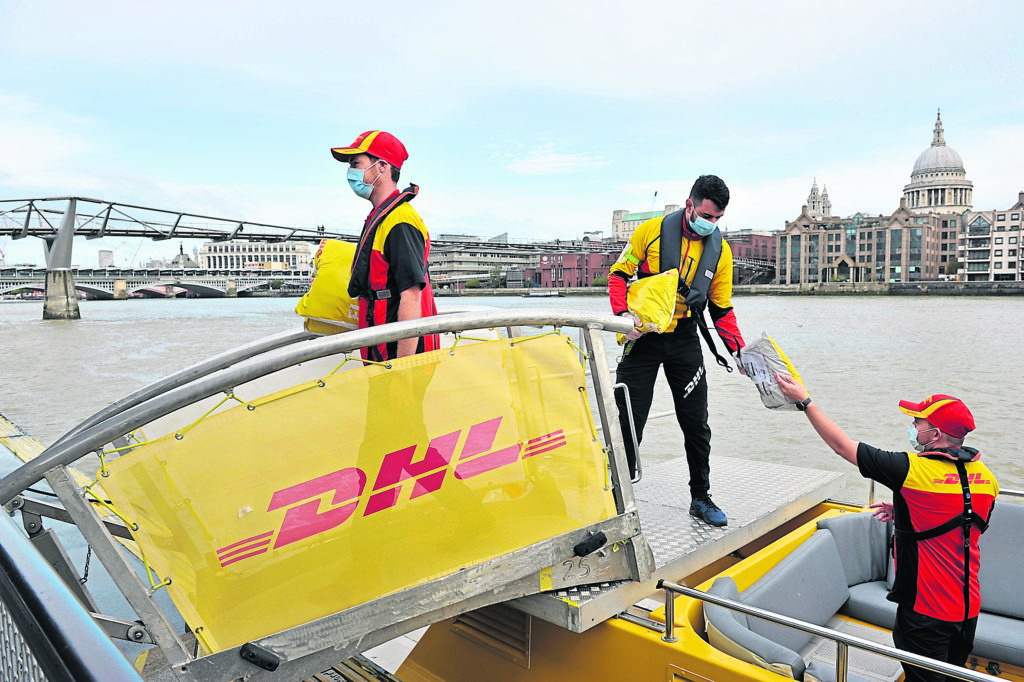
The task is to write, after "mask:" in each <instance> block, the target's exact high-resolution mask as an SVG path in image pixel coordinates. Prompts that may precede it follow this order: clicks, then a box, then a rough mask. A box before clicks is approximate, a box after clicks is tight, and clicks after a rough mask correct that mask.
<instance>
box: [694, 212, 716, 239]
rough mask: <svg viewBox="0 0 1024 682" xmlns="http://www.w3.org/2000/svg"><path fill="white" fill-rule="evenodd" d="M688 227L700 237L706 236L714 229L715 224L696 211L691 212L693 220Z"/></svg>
mask: <svg viewBox="0 0 1024 682" xmlns="http://www.w3.org/2000/svg"><path fill="white" fill-rule="evenodd" d="M690 229H691V230H693V231H694V232H696V233H697V234H699V235H700V236H701V237H707V236H708V235H709V234H711V233H712V232H714V231H715V224H714V223H713V222H711V221H710V220H708V219H707V218H702V217H700V216H699V215H697V211H696V210H694V212H693V222H692V223H690Z"/></svg>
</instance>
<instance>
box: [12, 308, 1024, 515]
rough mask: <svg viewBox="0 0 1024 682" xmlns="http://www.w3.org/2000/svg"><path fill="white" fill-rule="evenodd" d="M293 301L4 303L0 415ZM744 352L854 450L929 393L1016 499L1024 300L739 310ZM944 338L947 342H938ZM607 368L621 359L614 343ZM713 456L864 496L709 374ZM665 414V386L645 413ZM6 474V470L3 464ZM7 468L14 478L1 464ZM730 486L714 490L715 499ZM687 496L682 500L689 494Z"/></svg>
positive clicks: (860, 485)
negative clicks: (797, 381) (762, 358)
mask: <svg viewBox="0 0 1024 682" xmlns="http://www.w3.org/2000/svg"><path fill="white" fill-rule="evenodd" d="M296 302H297V299H294V298H239V299H131V300H126V301H86V302H83V303H82V304H81V310H82V319H81V320H75V321H43V320H42V319H41V317H42V310H41V304H40V303H38V302H5V303H3V304H0V412H2V413H3V414H4V415H5V416H7V418H8V419H10V420H12V421H14V422H15V423H17V424H19V425H20V426H22V427H23V428H24V429H25V430H26V431H28V432H29V433H30V434H32V435H34V436H35V437H37V438H38V439H39V440H41V441H42V442H43V443H44V444H48V443H50V442H52V441H53V440H55V439H56V438H57V437H58V436H60V435H61V434H62V433H64V432H65V431H66V430H68V429H69V428H71V427H72V426H74V425H75V424H76V423H77V422H79V421H80V420H82V419H84V418H85V417H88V416H89V415H91V414H92V413H93V412H95V411H97V410H98V409H100V408H102V407H103V406H104V405H106V404H108V403H109V402H111V401H113V400H116V399H117V398H119V397H121V396H123V395H125V394H127V393H130V392H132V391H134V390H135V389H137V388H139V387H141V386H143V385H145V384H147V383H149V382H151V381H153V380H155V379H159V378H161V377H163V376H165V375H167V374H169V373H171V372H173V371H175V370H177V369H179V368H181V367H184V366H186V365H189V364H192V363H193V362H195V361H196V360H198V359H200V358H202V357H206V356H209V355H212V354H215V353H218V352H220V351H223V350H226V349H228V348H231V347H234V346H237V345H240V344H242V343H245V342H247V341H249V340H252V339H255V338H258V337H260V336H264V335H266V334H271V333H274V332H278V331H282V330H286V329H290V328H295V327H297V326H299V324H300V318H298V316H296V315H295V313H294V308H295V304H296ZM734 303H735V305H736V312H737V317H738V320H739V324H740V328H741V330H742V331H743V334H744V336H745V338H746V339H747V340H748V341H750V340H753V339H754V338H756V337H757V336H758V335H759V334H760V333H761V332H762V331H767V332H768V333H770V334H771V335H772V336H773V338H774V339H775V340H776V342H777V343H778V344H779V346H780V347H781V348H782V349H783V350H784V351H785V352H786V353H787V354H788V355H789V357H790V360H791V361H792V362H793V364H794V365H795V366H796V367H797V369H798V371H799V372H800V373H801V375H802V376H803V378H804V380H805V382H806V384H807V386H808V388H809V389H810V392H811V395H812V396H813V397H814V400H815V401H816V402H817V403H818V404H819V405H820V406H821V407H823V408H824V409H825V411H826V412H827V413H828V414H829V415H830V416H831V417H832V418H833V419H835V421H836V422H837V423H838V424H839V425H840V426H842V427H843V428H844V429H845V430H846V432H847V433H848V434H849V435H850V437H852V438H854V439H856V440H862V441H865V442H868V443H871V444H872V445H876V446H878V447H882V448H887V449H905V448H906V447H907V443H906V433H905V432H906V425H907V423H909V418H908V417H906V416H905V415H903V414H902V413H901V412H899V410H898V409H897V407H896V405H897V403H898V401H899V400H901V399H911V400H915V401H917V400H921V399H923V398H925V397H926V396H929V395H931V394H933V393H948V394H950V395H955V396H957V397H959V398H961V399H963V400H964V401H965V402H966V403H967V405H968V406H970V408H971V410H972V411H973V412H974V415H975V419H976V422H977V424H978V429H977V431H975V432H974V433H972V434H971V435H970V437H969V438H968V441H967V443H968V444H969V445H972V446H974V447H977V448H979V449H980V450H981V451H982V454H983V456H984V457H985V460H986V461H987V463H988V464H989V467H990V468H991V469H992V470H993V472H994V473H995V474H996V476H997V477H998V478H999V481H1000V483H1001V485H1002V486H1003V487H1005V488H1016V489H1024V458H1021V457H1019V456H1018V455H1017V448H1018V441H1019V440H1020V431H1021V427H1020V422H1019V415H1021V414H1022V413H1024V394H1022V392H1021V391H1020V386H1019V382H1020V377H1021V376H1022V374H1024V359H1022V355H1021V353H1019V352H1018V349H1017V340H1019V339H1021V338H1024V298H1002V297H998V298H997V297H971V298H957V297H950V298H945V297H793V296H786V297H773V296H752V297H737V298H736V300H735V301H734ZM439 304H440V307H442V308H444V307H452V306H460V307H461V306H465V305H488V306H495V307H516V308H521V307H557V308H571V309H576V310H581V309H582V310H593V311H600V312H604V311H606V310H607V299H606V298H605V297H603V296H601V297H582V298H551V299H523V298H518V297H493V298H460V299H451V298H448V299H439ZM940 330H941V331H940ZM611 344H612V347H611V348H610V351H609V354H610V355H611V356H613V357H614V356H615V355H616V354H617V349H616V348H615V347H614V341H611ZM707 366H708V377H709V382H710V385H711V390H710V412H711V417H710V421H711V428H712V431H713V437H712V454H713V455H725V456H731V457H743V458H748V459H763V460H768V461H773V462H780V463H786V464H793V465H799V466H807V467H814V468H822V469H830V470H835V471H841V472H846V473H848V474H850V475H848V476H847V477H846V478H847V484H848V489H849V492H850V495H848V496H847V497H848V499H853V500H858V499H863V498H864V496H865V495H866V490H867V487H866V483H864V482H863V481H862V480H861V479H860V477H859V476H858V475H857V474H856V472H855V471H854V470H853V468H852V467H850V465H848V464H847V463H846V462H844V461H842V460H840V459H839V458H838V457H837V456H836V455H835V454H833V453H832V451H831V450H829V449H828V448H827V447H826V446H825V445H824V444H822V443H821V442H820V441H819V440H818V439H817V437H816V436H815V435H814V433H813V431H812V430H811V428H810V426H809V425H808V424H807V420H806V418H805V417H804V416H803V415H800V414H798V413H795V412H779V411H770V410H767V409H765V408H764V407H763V406H762V405H761V402H760V399H759V398H758V395H757V392H756V390H755V389H754V387H753V384H751V383H750V381H749V380H748V379H746V378H744V377H742V376H740V375H739V374H738V373H736V372H734V373H732V374H727V373H726V372H725V371H724V370H722V369H720V368H718V367H717V366H716V365H715V364H714V361H713V359H711V358H709V360H708V362H707ZM671 409H672V402H671V398H670V395H669V392H668V389H667V386H666V385H665V382H664V378H663V377H660V378H659V384H658V388H657V390H656V392H655V404H654V406H653V408H652V414H654V413H659V412H662V413H664V412H667V411H670V410H671ZM641 453H642V457H643V460H644V462H645V463H648V464H652V463H655V462H658V461H663V460H665V459H668V458H670V457H675V456H680V455H681V454H682V436H681V434H680V432H679V428H678V426H677V425H676V423H675V420H674V419H673V418H671V417H668V418H661V419H655V420H653V421H651V423H650V425H649V426H648V429H647V433H646V438H645V440H644V443H643V445H642V446H641ZM4 457H7V455H6V454H5V455H4V456H2V457H0V460H2V459H3V458H4ZM11 459H12V460H13V458H11ZM0 466H2V467H3V469H2V470H9V468H11V466H13V464H11V465H5V464H4V463H3V462H2V461H0ZM723 485H728V482H727V481H716V480H715V478H714V470H713V469H712V491H714V490H715V488H716V487H720V486H723ZM684 494H685V492H684Z"/></svg>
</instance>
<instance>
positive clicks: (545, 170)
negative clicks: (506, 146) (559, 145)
mask: <svg viewBox="0 0 1024 682" xmlns="http://www.w3.org/2000/svg"><path fill="white" fill-rule="evenodd" d="M509 156H513V155H509ZM516 156H518V157H519V158H515V159H514V160H512V161H510V162H508V163H507V164H506V165H505V168H506V169H507V170H509V171H511V172H513V173H516V174H518V175H562V174H566V173H578V172H580V171H588V170H596V169H598V168H602V167H604V166H607V165H608V164H610V163H611V161H610V160H609V159H605V158H602V157H600V156H592V155H590V154H566V153H561V152H558V151H556V145H555V144H554V143H547V144H544V145H541V146H539V147H536V148H534V149H531V150H529V151H528V152H527V153H526V155H525V156H522V155H516Z"/></svg>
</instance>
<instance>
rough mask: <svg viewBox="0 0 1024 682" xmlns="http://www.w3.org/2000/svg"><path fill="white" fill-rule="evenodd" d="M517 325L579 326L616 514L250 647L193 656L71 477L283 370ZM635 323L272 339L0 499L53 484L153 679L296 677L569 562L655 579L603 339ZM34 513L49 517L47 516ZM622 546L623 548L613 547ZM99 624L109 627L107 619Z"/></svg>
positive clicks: (148, 392) (446, 327) (84, 428)
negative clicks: (364, 350) (79, 467)
mask: <svg viewBox="0 0 1024 682" xmlns="http://www.w3.org/2000/svg"><path fill="white" fill-rule="evenodd" d="M517 326H533V327H540V326H554V327H556V328H561V327H576V328H579V329H580V332H581V336H582V340H583V343H584V345H585V349H586V354H587V359H588V362H589V366H590V369H591V372H592V380H593V388H594V394H595V397H596V399H597V400H596V402H597V405H596V408H597V410H596V411H597V414H595V417H598V419H597V420H596V421H597V422H598V423H599V425H600V427H601V428H602V430H603V433H602V436H603V441H604V443H606V444H607V449H608V469H609V482H610V488H606V489H610V490H611V495H612V496H613V497H614V503H615V504H614V506H615V509H616V515H615V516H613V517H611V518H608V519H607V520H605V521H601V522H599V523H597V524H593V525H591V526H588V527H585V528H580V529H578V530H576V531H573V532H566V533H563V534H561V535H558V536H554V537H549V538H547V539H546V540H544V541H542V542H539V543H537V544H535V545H531V546H529V547H524V548H522V549H520V550H518V551H515V552H512V553H510V554H505V555H503V556H500V557H497V558H496V559H493V560H489V561H485V562H483V563H482V564H479V565H476V566H473V567H471V568H469V569H466V570H463V571H460V572H458V573H454V574H451V575H448V576H445V577H443V578H440V579H437V580H433V581H431V582H428V583H425V584H421V585H416V586H414V587H411V588H408V589H403V590H401V591H400V592H397V593H394V594H389V595H386V596H383V597H380V598H379V599H374V600H372V601H370V602H366V603H363V604H360V605H358V606H355V607H352V608H349V609H346V610H345V611H341V612H339V613H334V614H332V615H329V616H326V617H323V618H320V619H318V620H314V621H311V622H308V623H305V624H302V625H299V626H297V627H293V628H290V629H288V630H284V631H281V632H277V633H272V634H268V635H266V636H264V637H260V638H258V639H255V640H252V641H249V642H247V643H245V644H243V645H241V646H236V647H231V648H228V649H224V650H221V651H218V652H216V653H213V654H209V655H205V656H199V657H196V654H195V652H194V650H193V648H192V647H191V646H189V645H188V643H187V642H186V641H185V639H184V638H183V637H182V636H181V635H179V634H178V633H176V632H175V630H174V627H173V625H172V624H171V622H170V620H169V619H168V617H167V615H166V614H165V613H164V612H163V611H162V609H161V608H160V606H159V605H158V604H157V603H156V601H155V600H154V599H153V592H154V590H155V589H156V588H155V587H154V588H152V589H151V588H150V586H148V585H146V584H145V583H144V582H143V581H142V579H141V578H140V576H139V575H137V573H136V572H135V570H134V568H133V566H132V564H131V563H130V562H129V561H128V559H127V557H126V556H125V553H124V550H123V548H121V547H120V546H119V544H118V542H117V540H116V539H115V535H123V534H124V533H125V532H126V530H125V528H124V526H123V525H121V524H119V523H117V522H111V521H108V520H106V519H103V518H101V517H100V515H99V514H98V513H97V510H96V507H95V506H94V505H93V504H92V503H90V501H89V500H87V499H86V497H85V495H84V491H83V489H82V487H81V483H80V482H79V481H77V480H76V479H75V477H74V476H73V475H72V474H73V472H72V471H71V470H69V469H68V467H69V466H70V465H72V464H73V463H75V462H77V461H78V460H79V459H81V458H82V457H85V456H86V455H89V454H90V453H92V452H95V451H97V450H98V449H102V448H104V447H105V446H107V444H110V443H117V442H118V441H119V440H120V439H123V437H124V436H126V434H130V433H132V432H133V431H134V430H136V429H137V428H139V427H140V426H142V425H144V424H148V423H149V422H151V421H153V420H156V419H159V418H161V417H163V416H165V415H167V414H170V413H172V412H174V411H175V410H178V409H181V408H183V407H185V406H188V405H191V404H193V403H195V402H197V401H200V400H204V399H206V398H208V397H210V396H215V395H217V394H219V393H228V392H230V391H232V390H233V388H234V387H236V386H238V385H240V384H244V383H246V382H248V381H251V380H253V379H255V378H258V377H262V376H265V375H267V374H270V373H273V372H275V371H277V370H280V369H283V368H287V367H291V366H293V365H296V364H299V363H302V362H305V361H309V360H313V359H317V358H323V357H328V356H333V355H337V354H339V353H347V352H350V351H353V350H355V349H358V348H361V347H365V346H371V345H376V344H378V343H386V342H389V341H395V340H399V339H402V338H406V337H410V336H421V335H424V334H433V333H450V332H458V331H461V330H478V329H488V328H508V329H509V336H514V334H513V333H512V328H513V327H517ZM630 327H631V323H630V322H629V321H623V319H622V318H616V317H614V316H612V315H610V314H608V315H600V314H590V313H577V312H555V311H548V310H544V311H538V310H532V311H531V310H515V311H493V312H487V313H482V312H472V313H468V312H467V313H453V314H448V315H440V316H437V317H431V318H424V319H420V320H410V321H407V322H399V323H395V324H389V325H384V326H381V327H375V328H371V329H364V330H358V331H353V332H348V333H346V334H343V335H337V336H331V337H320V338H311V337H310V335H308V334H306V333H304V332H303V333H298V332H296V333H287V334H282V335H275V336H274V337H267V338H266V339H261V340H259V341H257V342H253V343H251V344H249V345H247V346H244V347H242V348H239V349H236V350H234V351H229V352H227V353H224V354H221V355H219V356H215V357H213V358H210V359H209V360H204V361H202V362H200V363H197V364H196V365H193V366H192V367H189V368H186V369H184V370H182V371H180V372H178V373H177V374H174V375H171V376H170V377H168V378H166V379H163V380H161V381H158V382H155V383H154V384H151V385H150V386H147V387H145V388H143V389H141V390H140V391H138V392H137V393H135V394H132V395H130V396H127V397H126V398H123V399H121V400H119V401H117V402H115V403H113V404H112V405H110V406H108V407H107V408H105V409H104V410H102V411H101V412H99V413H97V414H96V415H94V416H93V417H91V418H90V419H88V420H86V421H85V422H83V423H82V424H81V425H79V426H78V427H76V428H75V429H74V430H72V431H71V432H69V433H68V434H66V435H65V436H63V437H62V438H60V439H58V441H57V442H56V443H54V444H53V445H51V446H50V447H49V448H47V449H46V450H45V451H43V452H42V453H40V454H39V455H38V456H37V457H35V458H33V459H31V460H30V461H29V462H27V463H26V464H24V465H23V466H21V467H20V468H19V469H17V470H16V471H14V472H12V473H11V474H9V475H8V476H6V477H4V478H3V479H2V480H0V503H3V504H5V505H9V507H10V508H11V509H14V508H17V507H20V506H21V505H22V504H24V501H25V498H22V497H21V495H22V493H23V492H24V491H25V490H26V489H27V488H29V487H30V486H31V485H33V484H35V483H37V482H38V481H40V480H43V479H44V478H45V479H46V480H47V482H48V483H49V484H50V485H51V487H52V488H53V490H54V492H55V493H56V494H57V496H58V497H59V498H60V500H61V502H62V503H63V505H64V506H63V509H62V510H58V511H59V514H58V513H56V512H55V513H54V518H61V520H65V519H64V518H62V517H63V516H65V515H66V516H70V518H71V519H72V520H73V522H74V523H75V524H76V526H77V527H78V529H79V530H80V532H81V533H82V535H83V536H84V537H85V539H86V541H87V542H88V543H89V545H90V546H91V547H92V548H93V551H94V552H95V554H96V557H97V558H98V559H99V560H100V561H101V562H102V563H103V564H104V566H105V568H106V569H107V571H108V573H109V574H110V576H111V578H112V579H113V580H114V582H115V584H116V585H117V587H118V589H119V590H120V591H121V592H122V594H123V595H124V596H125V597H126V599H127V600H128V602H129V603H130V605H131V606H132V608H133V609H134V610H135V612H136V614H137V615H138V616H139V617H140V622H139V623H129V622H123V623H120V624H119V623H114V622H112V621H111V620H110V619H106V622H105V624H106V626H107V630H108V633H110V632H111V630H116V629H118V628H121V629H122V630H123V634H124V637H125V638H126V639H128V638H130V641H137V642H146V643H150V642H151V643H155V644H156V645H157V646H158V647H159V653H160V654H162V658H163V661H164V663H165V664H166V667H164V668H162V670H160V671H159V672H156V673H155V674H154V675H153V676H152V677H150V678H149V679H152V680H158V679H159V680H232V679H236V678H240V677H244V678H245V679H248V680H257V679H296V678H297V677H301V676H303V675H308V674H311V673H316V672H318V671H320V670H325V669H327V668H328V667H330V666H331V665H333V664H335V663H337V662H338V660H339V659H341V658H345V657H346V656H349V655H351V654H353V653H357V652H360V651H363V650H366V649H368V648H371V647H373V646H375V645H377V644H380V643H382V642H384V641H387V640H389V639H392V638H394V637H396V636H399V635H401V634H403V633H405V632H409V631H412V630H415V629H418V628H420V627H422V626H424V625H428V624H430V623H433V622H437V621H440V620H443V619H446V618H449V617H451V616H454V615H457V614H459V613H462V612H465V611H468V610H473V609H477V608H480V607H483V606H487V605H489V604H494V603H497V602H502V601H508V600H511V599H515V598H518V597H521V596H523V595H526V594H533V593H536V592H537V591H538V590H539V589H541V588H542V586H544V585H547V586H553V587H554V588H560V587H562V586H570V585H578V584H580V583H582V582H583V577H584V576H582V575H580V574H572V575H570V574H565V575H562V574H561V573H559V572H557V571H552V569H553V568H556V567H560V566H563V565H564V564H565V563H567V562H575V563H576V564H579V565H582V562H583V560H584V559H586V560H587V561H588V572H589V575H590V577H591V579H593V577H599V578H600V577H603V578H604V579H608V580H612V579H614V580H623V579H626V580H631V581H647V580H648V579H649V578H650V577H651V570H652V568H653V566H654V561H653V557H652V552H651V549H650V547H649V545H648V542H647V540H646V538H645V536H644V535H643V532H642V529H641V528H640V524H639V522H638V513H637V509H636V503H635V501H634V497H633V488H632V485H631V483H630V480H629V475H628V473H627V472H628V468H627V466H626V461H625V454H624V448H623V447H622V434H621V432H620V431H619V428H618V420H617V418H616V410H615V403H614V397H613V393H612V386H611V379H610V376H609V373H608V371H607V367H608V358H607V355H606V352H605V347H604V339H603V336H602V335H603V333H604V332H606V331H610V332H625V331H628V330H629V328H630ZM122 442H123V441H122ZM606 485H608V484H606ZM36 511H37V512H42V507H38V508H37V509H36ZM602 533H603V536H602ZM613 547H614V550H615V551H606V549H611V548H613ZM590 566H592V567H593V570H592V571H590ZM94 617H96V618H97V619H98V620H99V622H101V623H104V621H103V620H100V619H101V616H100V615H99V614H96V615H95V616H94ZM121 626H123V627H121Z"/></svg>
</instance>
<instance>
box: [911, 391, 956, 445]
mask: <svg viewBox="0 0 1024 682" xmlns="http://www.w3.org/2000/svg"><path fill="white" fill-rule="evenodd" d="M900 410H901V411H903V412H904V413H905V414H909V415H910V416H911V417H918V418H920V419H927V420H928V421H929V422H930V423H931V424H932V426H935V427H936V428H938V429H939V431H942V432H943V433H948V434H949V435H950V436H953V437H954V438H963V437H964V436H966V435H967V434H968V433H970V432H971V431H973V430H974V415H972V414H971V411H970V410H968V409H967V406H966V405H964V403H963V401H962V400H960V399H959V398H954V397H953V396H949V395H942V394H938V395H933V396H932V397H931V398H928V399H927V400H924V401H922V402H920V403H912V402H910V401H909V400H901V401H900Z"/></svg>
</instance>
